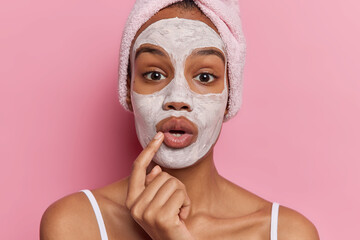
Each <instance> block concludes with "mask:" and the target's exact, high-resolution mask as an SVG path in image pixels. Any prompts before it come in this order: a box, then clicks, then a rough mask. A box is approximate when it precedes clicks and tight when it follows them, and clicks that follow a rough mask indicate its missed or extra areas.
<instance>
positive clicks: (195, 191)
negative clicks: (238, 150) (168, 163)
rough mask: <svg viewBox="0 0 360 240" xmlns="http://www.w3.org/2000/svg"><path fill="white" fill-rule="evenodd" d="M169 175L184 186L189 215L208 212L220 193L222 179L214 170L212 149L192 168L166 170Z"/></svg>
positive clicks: (164, 169)
mask: <svg viewBox="0 0 360 240" xmlns="http://www.w3.org/2000/svg"><path fill="white" fill-rule="evenodd" d="M163 171H166V172H167V173H169V174H170V175H172V176H174V177H176V178H177V179H179V180H180V181H181V182H182V183H183V184H184V185H185V186H186V192H187V194H188V196H189V198H190V200H191V214H196V213H198V212H203V211H207V212H208V211H209V210H210V209H211V206H212V205H213V203H214V200H215V198H216V197H218V196H219V195H218V194H219V193H220V187H219V185H220V183H221V180H222V177H221V176H220V175H219V173H218V172H217V170H216V167H215V164H214V158H213V148H211V150H210V151H209V152H208V153H207V154H206V155H205V156H204V157H203V158H201V159H200V160H199V161H198V162H197V163H195V164H194V165H193V166H190V167H187V168H183V169H166V168H163Z"/></svg>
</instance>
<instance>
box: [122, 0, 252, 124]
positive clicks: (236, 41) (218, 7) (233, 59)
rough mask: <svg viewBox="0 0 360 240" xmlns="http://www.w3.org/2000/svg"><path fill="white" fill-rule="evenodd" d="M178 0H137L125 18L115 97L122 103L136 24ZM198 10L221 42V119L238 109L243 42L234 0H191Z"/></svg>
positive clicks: (124, 99)
mask: <svg viewBox="0 0 360 240" xmlns="http://www.w3.org/2000/svg"><path fill="white" fill-rule="evenodd" d="M180 1H181V0H137V1H136V2H135V4H134V7H133V9H132V11H131V13H130V15H129V17H128V19H127V22H126V25H125V28H124V31H123V36H122V41H121V46H120V65H119V101H120V103H121V104H122V105H123V106H124V108H125V109H128V106H127V103H126V95H127V84H126V81H127V80H126V79H127V75H128V64H129V57H130V56H129V54H130V47H131V43H132V40H133V39H134V37H135V35H136V33H137V31H138V30H139V28H140V27H141V26H142V25H143V24H144V23H145V22H146V21H147V20H148V19H150V18H151V17H152V16H153V15H155V14H156V13H157V12H158V11H159V10H161V9H163V8H164V7H166V6H169V5H170V4H173V3H175V2H180ZM194 2H195V3H196V5H197V6H198V7H199V8H200V9H201V11H202V12H203V13H204V14H205V15H206V16H207V17H208V18H209V19H210V20H211V21H212V22H213V23H214V25H215V26H216V27H217V29H218V31H219V33H220V37H221V38H222V40H223V41H224V43H225V50H226V55H227V60H228V75H229V83H230V84H229V85H230V91H229V107H228V108H229V111H228V113H227V114H226V116H225V118H224V121H226V120H229V119H230V118H232V117H233V116H235V115H236V113H237V112H238V111H239V109H240V106H241V103H242V76H243V69H244V64H245V55H246V42H245V37H244V34H243V31H242V28H241V19H240V10H239V5H238V0H194Z"/></svg>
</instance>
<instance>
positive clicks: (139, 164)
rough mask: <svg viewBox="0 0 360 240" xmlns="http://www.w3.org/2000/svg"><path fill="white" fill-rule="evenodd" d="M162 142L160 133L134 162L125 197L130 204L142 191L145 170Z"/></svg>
mask: <svg viewBox="0 0 360 240" xmlns="http://www.w3.org/2000/svg"><path fill="white" fill-rule="evenodd" d="M163 140H164V134H163V133H162V132H158V133H157V134H156V135H155V137H154V138H153V139H152V140H151V142H150V143H149V144H148V145H147V146H146V147H145V148H144V150H142V152H141V153H140V154H139V156H138V157H137V158H136V160H135V161H134V163H133V169H132V171H131V175H130V178H129V187H128V195H127V198H128V200H129V201H130V202H134V201H135V199H136V198H137V197H138V196H139V195H140V194H141V193H142V192H143V191H144V189H145V180H146V168H147V166H148V165H149V164H150V162H151V160H152V159H153V157H154V155H155V153H156V152H157V151H158V150H159V147H160V146H161V143H162V141H163Z"/></svg>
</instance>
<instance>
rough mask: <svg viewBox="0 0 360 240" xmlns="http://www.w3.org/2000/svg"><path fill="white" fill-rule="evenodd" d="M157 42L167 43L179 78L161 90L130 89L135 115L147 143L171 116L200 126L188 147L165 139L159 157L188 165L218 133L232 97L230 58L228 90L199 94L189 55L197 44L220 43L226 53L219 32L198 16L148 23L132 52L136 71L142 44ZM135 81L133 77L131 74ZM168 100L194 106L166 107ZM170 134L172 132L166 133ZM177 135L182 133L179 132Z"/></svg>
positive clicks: (164, 163) (162, 161) (165, 164)
mask: <svg viewBox="0 0 360 240" xmlns="http://www.w3.org/2000/svg"><path fill="white" fill-rule="evenodd" d="M146 43H147V44H153V45H157V46H160V47H161V48H163V49H164V50H165V51H166V52H167V53H168V55H169V57H170V60H171V62H172V65H173V68H174V71H175V72H174V78H173V79H172V80H171V81H170V83H168V84H167V85H166V86H165V87H164V88H162V89H161V90H160V91H157V92H155V93H152V94H139V93H137V92H135V91H134V90H133V89H131V99H132V105H133V111H134V115H135V126H136V133H137V136H138V139H139V141H140V144H141V145H142V147H145V146H146V145H147V144H148V143H149V142H150V141H151V139H152V138H153V137H154V135H155V134H156V125H157V124H158V123H159V122H161V121H162V120H164V119H167V118H170V117H176V118H180V117H182V118H184V117H185V118H186V119H188V120H190V121H191V122H192V123H193V124H194V125H196V126H197V137H196V140H195V141H194V142H192V143H191V144H190V145H188V146H186V147H183V148H170V147H168V146H167V145H165V144H162V145H161V147H160V149H159V151H158V152H157V153H156V155H155V157H154V161H155V162H156V163H157V164H159V165H160V166H163V167H166V168H173V169H176V168H185V167H188V166H191V165H193V164H194V163H195V162H196V161H198V160H199V159H201V158H202V157H203V156H204V155H205V154H206V153H207V152H208V151H209V150H210V148H211V147H212V145H213V144H214V143H215V141H216V139H217V138H218V136H219V133H220V130H221V126H222V122H223V118H224V112H225V108H226V104H227V99H228V87H227V81H226V62H225V73H224V76H225V77H224V89H223V91H222V92H221V93H209V94H199V93H195V92H194V91H192V90H191V89H190V87H189V85H188V82H187V80H186V78H185V75H184V68H185V61H186V59H187V57H188V56H189V55H190V54H191V53H192V52H193V51H194V50H195V49H198V48H205V47H215V48H217V49H219V50H220V51H222V52H223V53H224V55H225V50H224V43H223V41H222V40H221V38H220V36H219V35H218V34H217V33H216V32H215V31H214V30H213V29H212V28H211V27H209V26H208V25H207V24H205V23H204V22H201V21H197V20H189V19H182V18H170V19H163V20H160V21H157V22H155V23H153V24H151V25H150V26H148V27H147V28H146V29H145V30H144V31H143V32H141V34H140V35H139V36H138V37H137V39H136V41H135V43H134V46H133V52H132V59H131V61H132V63H131V65H132V66H133V67H132V72H134V62H135V59H134V58H135V57H134V56H135V53H136V50H137V49H138V48H139V47H140V46H141V45H142V44H146ZM131 81H132V82H131V86H133V85H134V82H133V81H134V79H131ZM167 103H184V104H186V105H187V106H189V108H188V109H187V110H184V109H181V110H179V109H165V108H164V105H166V104H167ZM167 134H169V133H167ZM173 136H175V138H176V137H178V136H179V134H178V133H175V134H173Z"/></svg>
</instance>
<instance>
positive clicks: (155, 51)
mask: <svg viewBox="0 0 360 240" xmlns="http://www.w3.org/2000/svg"><path fill="white" fill-rule="evenodd" d="M146 52H147V53H152V54H155V55H159V56H162V57H165V56H166V55H165V54H164V53H163V52H162V51H160V50H159V49H156V48H152V47H140V48H138V49H137V50H136V53H135V59H136V58H137V57H138V56H139V55H140V54H141V53H146Z"/></svg>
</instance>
